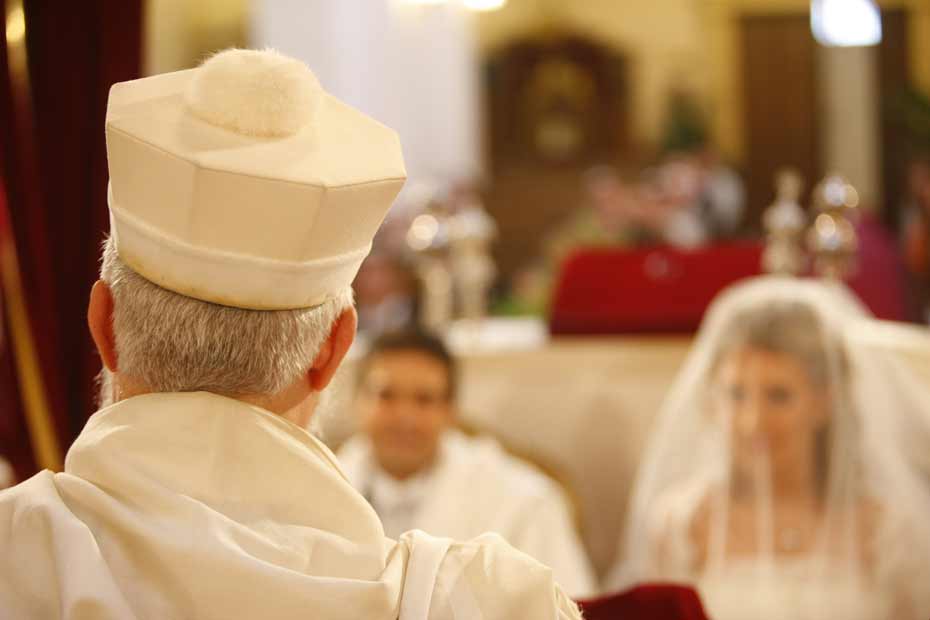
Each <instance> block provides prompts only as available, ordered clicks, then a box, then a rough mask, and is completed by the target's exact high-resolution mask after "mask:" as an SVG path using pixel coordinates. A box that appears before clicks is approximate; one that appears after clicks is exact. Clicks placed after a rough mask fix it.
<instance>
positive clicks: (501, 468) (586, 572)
mask: <svg viewBox="0 0 930 620" xmlns="http://www.w3.org/2000/svg"><path fill="white" fill-rule="evenodd" d="M338 457H339V462H340V465H341V466H342V468H343V471H344V472H345V474H346V476H347V477H348V478H349V481H350V482H351V483H352V484H353V485H355V488H356V489H358V490H359V492H361V493H362V495H364V496H365V498H366V499H368V500H369V501H370V502H371V503H372V505H373V506H374V508H375V510H376V511H377V512H378V514H379V516H380V517H381V519H382V522H383V523H384V527H385V531H386V532H387V533H388V535H395V536H396V535H400V533H401V532H404V531H407V530H410V529H417V530H422V531H424V532H427V533H429V534H432V535H434V536H447V537H449V538H453V539H456V540H459V539H463V540H464V539H469V538H472V537H475V536H478V535H480V534H483V533H485V532H494V533H495V534H500V535H501V536H503V537H504V539H506V540H507V541H508V542H509V543H510V544H512V545H513V546H515V547H516V548H517V549H519V550H521V551H523V552H525V553H527V554H529V555H531V556H533V557H534V558H536V559H537V560H539V561H540V562H542V563H543V564H545V565H547V566H550V567H552V571H553V574H554V575H555V578H556V581H558V583H559V584H560V585H561V586H562V587H563V588H565V591H566V592H568V593H569V594H571V595H572V596H574V597H576V598H580V597H584V596H590V595H591V594H592V593H593V591H594V578H593V576H592V573H591V568H590V565H589V564H588V561H587V558H586V556H585V553H584V551H583V548H582V546H581V542H580V541H579V539H578V535H577V533H576V531H575V528H574V527H573V525H572V519H571V510H570V508H569V505H568V502H567V501H566V498H565V495H564V493H562V491H561V489H559V487H558V486H557V485H556V484H555V483H554V482H553V481H551V480H550V479H549V478H547V477H546V476H544V475H543V474H541V473H539V472H537V471H535V470H534V469H533V468H531V467H530V466H528V465H527V464H525V463H523V462H522V461H520V460H518V459H516V458H514V457H512V456H510V455H509V454H507V453H506V452H505V451H504V450H503V449H502V448H501V447H500V445H499V444H498V443H497V442H496V441H494V440H493V439H491V438H487V437H485V438H472V437H468V436H466V435H465V434H463V433H462V432H460V431H457V430H450V431H446V433H445V434H444V435H443V437H442V440H441V442H440V447H439V453H438V456H437V459H436V462H435V463H434V464H433V465H432V467H431V468H430V469H429V470H428V471H426V472H423V473H421V474H418V475H417V476H415V477H413V478H411V479H410V480H407V481H404V482H398V481H396V480H394V479H393V478H391V477H390V476H389V475H387V474H386V473H384V471H383V470H381V468H380V467H378V465H377V463H376V460H375V458H374V454H373V451H372V446H371V441H370V440H369V439H368V438H367V437H364V436H361V435H359V436H356V437H353V438H352V439H350V440H349V441H348V442H346V444H345V445H344V446H343V447H342V448H341V449H340V450H339V452H338Z"/></svg>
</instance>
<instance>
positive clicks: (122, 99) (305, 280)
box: [106, 50, 406, 310]
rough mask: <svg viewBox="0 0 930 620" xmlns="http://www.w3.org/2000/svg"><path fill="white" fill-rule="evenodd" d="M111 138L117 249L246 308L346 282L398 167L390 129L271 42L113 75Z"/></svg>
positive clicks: (173, 286) (295, 303) (209, 297)
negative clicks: (157, 69)
mask: <svg viewBox="0 0 930 620" xmlns="http://www.w3.org/2000/svg"><path fill="white" fill-rule="evenodd" d="M106 134H107V157H108V160H109V168H110V191H109V205H110V228H111V234H112V235H113V237H114V240H115V242H116V248H117V252H118V253H119V255H120V258H121V259H122V260H123V261H124V262H125V263H126V264H127V265H128V266H129V267H131V268H132V269H133V270H135V271H137V272H138V273H139V274H140V275H142V276H143V277H145V278H146V279H148V280H150V281H152V282H154V283H155V284H158V285H159V286H162V287H164V288H167V289H169V290H172V291H175V292H177V293H180V294H182V295H187V296H189V297H194V298H196V299H201V300H203V301H209V302H213V303H218V304H223V305H228V306H235V307H240V308H250V309H256V310H283V309H294V308H307V307H311V306H315V305H318V304H320V303H323V302H324V301H325V300H326V299H327V298H328V297H329V296H331V295H334V294H336V293H338V292H339V291H341V290H342V289H344V288H345V287H347V286H349V285H350V284H351V282H352V280H353V279H354V278H355V274H356V273H357V272H358V268H359V266H360V265H361V263H362V261H363V260H364V258H365V257H366V256H367V255H368V252H369V251H370V249H371V240H372V238H373V237H374V234H375V232H376V231H377V229H378V226H380V224H381V221H382V220H383V219H384V216H385V214H386V213H387V210H388V209H389V208H390V205H391V203H392V202H393V201H394V198H395V197H396V196H397V193H398V192H399V191H400V188H401V186H402V185H403V182H404V179H405V177H406V174H405V172H404V163H403V157H402V155H401V150H400V143H399V141H398V138H397V134H396V133H394V132H393V131H392V130H390V129H388V128H387V127H384V126H383V125H381V124H379V123H377V122H376V121H374V120H372V119H370V118H368V117H367V116H365V115H364V114H362V113H360V112H358V111H356V110H354V109H352V108H350V107H349V106H347V105H345V104H343V103H342V102H340V101H339V100H337V99H336V98H334V97H333V96H331V95H329V94H327V93H326V92H325V91H323V89H322V88H321V87H320V84H319V82H318V81H317V79H316V77H315V76H314V75H313V73H312V72H311V71H310V70H309V69H308V68H307V67H306V66H305V65H304V64H303V63H301V62H300V61H298V60H295V59H293V58H288V57H286V56H283V55H281V54H278V53H276V52H273V51H270V50H269V51H255V50H227V51H224V52H220V53H219V54H217V55H215V56H213V57H212V58H210V59H208V60H207V61H206V62H205V63H204V64H203V65H201V66H200V67H198V68H196V69H191V70H188V71H179V72H176V73H168V74H164V75H158V76H154V77H149V78H144V79H141V80H134V81H130V82H122V83H119V84H115V85H114V86H113V88H112V89H111V90H110V99H109V103H108V107H107V119H106Z"/></svg>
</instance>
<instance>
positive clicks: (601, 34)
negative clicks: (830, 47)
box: [478, 0, 930, 159]
mask: <svg viewBox="0 0 930 620" xmlns="http://www.w3.org/2000/svg"><path fill="white" fill-rule="evenodd" d="M879 4H880V5H881V6H884V7H907V8H908V9H909V10H910V16H911V20H910V30H911V32H910V40H911V44H912V49H911V70H912V74H913V80H914V82H915V83H916V84H917V85H919V86H921V87H922V88H923V89H924V90H930V0H879ZM809 6H810V1H809V0H648V1H647V0H572V1H564V0H509V2H508V4H507V5H506V6H505V7H504V8H503V9H502V10H500V11H496V12H493V13H486V14H483V15H481V16H480V17H479V19H478V37H479V49H480V50H481V51H482V52H483V53H488V52H490V51H492V50H494V49H495V48H497V47H498V46H500V45H502V44H505V43H506V42H507V41H510V40H513V39H515V38H518V37H520V36H521V35H525V34H528V33H534V32H539V31H541V30H544V29H545V28H547V27H548V26H554V27H556V28H566V29H571V30H575V31H577V32H580V33H583V34H588V35H589V36H591V37H593V38H595V39H598V40H601V41H603V42H605V43H607V44H609V45H611V46H613V47H615V48H616V49H618V50H620V51H623V52H625V53H626V54H627V55H628V58H629V59H630V62H631V67H630V69H631V78H632V90H633V98H634V100H633V127H634V132H635V136H636V137H637V138H638V139H639V140H641V141H645V142H652V141H654V140H655V139H656V138H657V137H658V136H659V133H660V130H661V123H662V118H663V117H662V115H663V111H664V102H665V98H666V95H667V93H668V89H669V87H670V86H671V85H672V84H675V83H681V84H683V85H684V86H686V87H688V88H690V89H692V90H693V91H694V92H696V93H697V94H699V95H701V96H702V97H703V98H704V101H705V102H706V107H707V109H708V112H709V113H710V119H711V122H712V128H713V131H714V134H715V136H716V138H717V142H718V143H719V144H720V146H721V147H722V149H723V150H724V152H725V153H727V154H728V155H730V156H731V157H733V158H736V159H739V158H741V156H742V154H743V147H744V145H743V126H742V107H741V102H740V87H741V84H740V77H739V76H740V69H741V67H740V64H739V60H740V58H739V55H740V50H739V47H738V36H739V32H738V28H739V18H740V17H741V16H742V15H760V14H777V13H785V12H793V13H801V12H806V11H807V10H808V9H809Z"/></svg>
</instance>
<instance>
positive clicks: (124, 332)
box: [100, 238, 353, 396]
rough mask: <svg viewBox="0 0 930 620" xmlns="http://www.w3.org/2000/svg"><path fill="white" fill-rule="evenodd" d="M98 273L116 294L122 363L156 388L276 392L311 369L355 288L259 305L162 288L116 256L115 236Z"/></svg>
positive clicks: (235, 393) (115, 326)
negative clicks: (294, 303)
mask: <svg viewBox="0 0 930 620" xmlns="http://www.w3.org/2000/svg"><path fill="white" fill-rule="evenodd" d="M100 278H101V279H102V280H103V281H104V282H106V283H107V284H108V285H109V287H110V290H111V291H112V294H113V331H114V333H115V336H116V353H117V358H118V362H117V363H118V366H119V371H120V372H121V373H125V374H126V375H128V376H130V377H132V378H134V379H137V380H139V381H142V382H143V383H144V384H145V385H146V386H147V387H148V388H149V389H150V390H152V391H153V392H194V391H206V392H214V393H217V394H223V395H229V396H245V395H267V394H276V393H278V392H280V391H281V390H283V389H284V388H285V387H287V386H288V385H290V384H291V383H293V382H294V381H296V380H297V378H298V377H300V375H302V374H303V373H305V372H307V370H308V369H309V368H310V364H311V363H312V362H313V360H314V358H315V357H316V355H317V353H318V352H319V350H320V347H321V346H322V344H323V342H325V341H326V338H327V337H328V336H329V334H330V332H331V331H332V328H333V325H334V324H335V322H336V320H337V319H338V318H339V316H340V315H341V314H342V313H343V312H344V311H345V310H346V309H348V308H350V307H351V306H352V303H353V300H352V289H351V288H349V287H347V288H346V289H345V290H344V291H343V292H342V293H340V294H339V295H337V296H335V297H333V298H331V299H328V300H327V301H325V302H324V303H323V304H321V305H319V306H315V307H313V308H305V309H298V310H275V311H259V310H245V309H242V308H232V307H228V306H221V305H217V304H212V303H209V302H205V301H200V300H197V299H193V298H191V297H185V296H184V295H180V294H178V293H174V292H171V291H169V290H167V289H163V288H161V287H159V286H157V285H156V284H153V283H152V282H150V281H148V280H146V279H145V278H143V277H142V276H140V275H139V274H138V273H136V272H135V271H133V270H132V269H130V268H129V267H128V266H127V265H126V264H125V263H123V261H122V260H121V259H120V258H119V255H118V254H117V252H116V244H115V243H114V242H113V239H112V238H110V239H107V241H106V242H105V244H104V250H103V264H102V267H101V270H100Z"/></svg>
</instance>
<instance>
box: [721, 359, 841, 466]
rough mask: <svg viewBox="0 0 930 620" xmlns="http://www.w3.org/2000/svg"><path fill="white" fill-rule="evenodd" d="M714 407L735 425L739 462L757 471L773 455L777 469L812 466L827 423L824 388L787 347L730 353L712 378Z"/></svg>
mask: <svg viewBox="0 0 930 620" xmlns="http://www.w3.org/2000/svg"><path fill="white" fill-rule="evenodd" d="M711 394H712V412H713V416H714V418H715V420H716V421H717V422H718V423H720V424H725V425H727V427H728V428H729V430H730V437H731V444H732V450H733V464H734V466H735V467H736V468H738V469H743V470H745V471H752V469H751V468H752V467H753V464H754V463H757V462H758V459H759V458H760V456H767V457H768V459H769V460H770V463H771V467H772V469H773V473H776V474H777V473H789V471H790V470H793V469H796V468H798V467H812V466H813V462H814V461H813V460H812V459H811V458H810V457H811V456H812V455H813V454H814V450H815V446H816V437H817V433H818V431H819V430H820V429H821V428H823V426H824V424H825V423H826V412H827V407H826V405H825V398H824V396H823V389H822V388H820V387H818V386H817V385H815V384H814V382H813V381H811V378H810V376H809V374H808V372H807V370H806V369H805V367H804V365H803V363H802V362H801V361H800V360H798V359H797V358H796V357H794V356H792V355H790V354H787V353H777V352H773V351H766V350H764V349H757V348H751V347H742V348H737V349H734V350H733V351H730V352H729V353H727V354H725V355H724V356H723V358H722V359H721V362H720V364H719V365H718V366H717V368H716V371H715V373H714V375H713V379H712V391H711Z"/></svg>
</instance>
